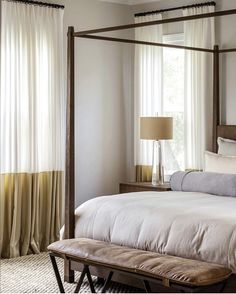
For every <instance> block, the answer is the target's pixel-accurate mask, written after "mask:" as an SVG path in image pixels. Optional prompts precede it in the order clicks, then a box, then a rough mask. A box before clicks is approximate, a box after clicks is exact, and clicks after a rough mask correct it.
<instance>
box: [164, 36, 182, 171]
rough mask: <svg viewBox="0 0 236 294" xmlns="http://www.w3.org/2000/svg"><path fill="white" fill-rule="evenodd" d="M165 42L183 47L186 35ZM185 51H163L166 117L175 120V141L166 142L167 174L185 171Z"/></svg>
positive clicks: (171, 37) (168, 49)
mask: <svg viewBox="0 0 236 294" xmlns="http://www.w3.org/2000/svg"><path fill="white" fill-rule="evenodd" d="M163 42H164V43H167V44H175V45H183V44H184V35H183V34H175V35H165V36H163ZM184 54H185V52H184V50H180V49H173V48H164V49H163V103H162V110H163V115H164V116H171V117H173V118H174V140H172V141H165V142H164V161H165V168H166V173H167V174H172V173H173V172H174V171H177V170H183V169H184Z"/></svg>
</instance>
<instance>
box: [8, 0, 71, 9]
mask: <svg viewBox="0 0 236 294" xmlns="http://www.w3.org/2000/svg"><path fill="white" fill-rule="evenodd" d="M4 1H9V2H19V3H22V4H29V5H38V6H46V7H51V8H56V9H64V8H65V6H64V5H59V4H53V3H46V2H40V1H33V0H4Z"/></svg>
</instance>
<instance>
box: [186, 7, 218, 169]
mask: <svg viewBox="0 0 236 294" xmlns="http://www.w3.org/2000/svg"><path fill="white" fill-rule="evenodd" d="M214 11H215V6H202V7H195V8H189V9H184V10H183V15H184V16H189V15H194V14H202V13H210V12H214ZM184 38H185V45H186V46H192V47H202V48H209V49H212V48H213V46H214V45H215V20H214V18H204V19H198V20H191V21H186V22H184ZM212 68H213V63H212V56H211V55H209V54H208V53H204V52H194V51H186V52H185V146H184V149H185V168H186V169H196V170H202V169H203V164H204V151H205V150H211V148H212V116H213V107H212V105H213V93H212V86H211V85H212V83H213V71H212Z"/></svg>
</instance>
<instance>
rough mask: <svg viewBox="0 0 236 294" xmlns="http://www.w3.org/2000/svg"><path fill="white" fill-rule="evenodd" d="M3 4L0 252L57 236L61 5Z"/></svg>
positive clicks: (33, 247)
mask: <svg viewBox="0 0 236 294" xmlns="http://www.w3.org/2000/svg"><path fill="white" fill-rule="evenodd" d="M1 4H2V7H1V65H0V73H1V82H0V257H16V256H19V255H25V254H28V253H32V252H34V253H38V252H40V251H43V250H46V247H47V245H48V244H49V243H50V242H53V241H55V240H57V239H58V237H59V229H60V225H61V219H60V215H61V200H62V199H61V198H62V193H63V192H62V191H63V188H62V187H63V169H64V146H65V143H64V117H65V115H64V114H65V111H64V108H65V101H64V75H63V10H62V9H54V8H49V7H42V6H38V5H31V4H24V3H23V2H22V3H20V2H11V1H2V3H1Z"/></svg>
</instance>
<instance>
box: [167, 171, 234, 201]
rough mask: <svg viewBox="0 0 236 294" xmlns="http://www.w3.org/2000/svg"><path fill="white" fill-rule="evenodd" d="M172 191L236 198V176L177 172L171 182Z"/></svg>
mask: <svg viewBox="0 0 236 294" xmlns="http://www.w3.org/2000/svg"><path fill="white" fill-rule="evenodd" d="M170 185H171V189H172V191H184V192H201V193H207V194H213V195H218V196H231V197H236V175H232V174H220V173H209V172H176V173H174V174H173V175H172V177H171V180H170Z"/></svg>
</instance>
